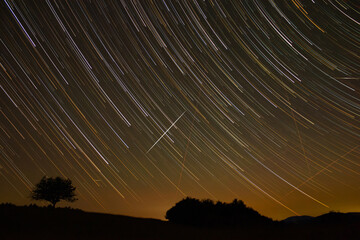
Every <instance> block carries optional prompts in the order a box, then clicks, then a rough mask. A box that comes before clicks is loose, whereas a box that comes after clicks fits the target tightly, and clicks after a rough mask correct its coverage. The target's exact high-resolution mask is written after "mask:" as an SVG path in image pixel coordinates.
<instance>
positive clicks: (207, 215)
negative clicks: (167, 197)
mask: <svg viewBox="0 0 360 240" xmlns="http://www.w3.org/2000/svg"><path fill="white" fill-rule="evenodd" d="M165 218H166V219H168V220H169V221H170V222H173V223H180V224H188V225H196V226H222V225H223V226H233V225H242V226H246V225H257V224H259V225H263V224H268V223H271V222H272V220H271V219H270V218H267V217H264V216H262V215H260V214H259V213H258V212H257V211H255V210H253V209H252V208H249V207H247V206H246V205H245V204H244V202H243V201H241V200H237V199H235V200H234V201H233V202H231V203H223V202H216V203H214V202H213V201H212V200H209V199H205V200H199V199H195V198H190V197H187V198H185V199H183V200H181V201H180V202H178V203H176V204H175V206H174V207H172V208H171V209H169V210H168V211H167V212H166V216H165Z"/></svg>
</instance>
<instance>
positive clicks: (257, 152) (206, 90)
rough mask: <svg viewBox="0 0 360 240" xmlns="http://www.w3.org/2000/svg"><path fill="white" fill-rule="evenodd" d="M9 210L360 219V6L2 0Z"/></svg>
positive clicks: (4, 169) (3, 165)
mask: <svg viewBox="0 0 360 240" xmlns="http://www.w3.org/2000/svg"><path fill="white" fill-rule="evenodd" d="M0 11H1V12H0V19H1V27H0V53H1V56H0V64H1V69H0V74H1V76H0V78H1V91H0V92H1V117H0V120H1V121H0V122H1V125H0V126H1V141H0V144H1V145H0V146H1V157H0V193H1V194H0V201H1V202H13V203H17V204H28V203H31V200H30V199H29V191H30V190H31V189H32V188H33V186H34V185H35V184H36V183H37V182H38V181H39V180H40V179H41V177H42V176H44V175H46V176H63V177H67V178H70V179H71V180H72V181H73V184H74V185H75V186H76V187H77V194H78V198H79V201H77V202H76V203H74V204H72V206H74V207H79V208H82V209H84V210H91V211H98V212H110V213H119V214H127V215H133V216H142V217H157V218H163V217H164V215H165V211H166V210H167V209H169V208H170V207H171V206H172V205H173V204H174V203H175V202H177V201H179V200H180V199H182V198H184V197H186V196H192V197H196V198H211V199H213V200H220V201H231V200H232V199H234V198H238V199H241V200H244V201H245V202H246V203H247V204H248V205H250V206H251V207H253V208H255V209H256V210H258V211H259V212H260V213H262V214H264V215H267V216H270V217H273V218H275V219H279V218H284V217H287V216H290V215H294V214H308V215H316V214H321V213H324V212H328V211H330V210H340V211H360V205H359V202H360V188H359V186H360V185H359V183H360V176H359V174H360V148H359V145H360V124H359V116H360V94H359V91H360V83H359V78H360V44H359V43H360V6H359V5H358V3H356V1H336V0H328V1H320V0H319V1H315V0H314V1H302V0H292V1H273V0H269V1H259V0H254V1H220V0H219V1H215V0H209V1H200V0H198V1H197V0H194V1H180V0H179V1H175V0H174V1H165V0H162V1H161V0H156V1H140V0H122V1H120V0H119V1H115V0H114V1H100V0H99V1H52V0H46V1H12V0H3V1H1V9H0Z"/></svg>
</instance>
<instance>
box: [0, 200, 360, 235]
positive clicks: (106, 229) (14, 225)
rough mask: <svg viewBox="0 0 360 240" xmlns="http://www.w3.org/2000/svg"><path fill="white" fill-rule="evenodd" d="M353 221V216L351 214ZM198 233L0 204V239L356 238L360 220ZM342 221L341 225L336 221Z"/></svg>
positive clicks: (110, 217) (164, 225)
mask: <svg viewBox="0 0 360 240" xmlns="http://www.w3.org/2000/svg"><path fill="white" fill-rule="evenodd" d="M354 216H355V215H354ZM335 218H336V216H335V215H333V216H331V219H332V220H331V222H330V223H321V224H320V223H317V224H308V225H302V224H300V225H299V224H290V225H289V224H282V223H281V222H274V223H272V224H270V225H267V226H254V227H241V226H239V227H217V228H214V227H213V228H205V227H204V228H200V227H199V228H196V227H191V226H184V225H179V224H172V223H169V222H165V221H161V220H156V219H142V218H133V217H127V216H120V215H110V214H101V213H89V212H83V211H81V210H74V209H66V208H56V209H53V208H41V207H36V206H29V207H18V206H14V205H9V204H1V205H0V239H2V240H7V239H9V240H10V239H11V240H13V239H37V240H40V239H55V240H56V239H142V240H144V239H157V240H161V239H166V240H173V239H174V240H176V239H182V240H188V239H209V240H211V239H222V240H223V239H327V240H329V239H358V238H357V237H358V236H360V218H359V215H357V217H353V218H352V220H351V222H349V221H345V222H346V223H338V222H337V221H336V219H335ZM340 222H341V221H340Z"/></svg>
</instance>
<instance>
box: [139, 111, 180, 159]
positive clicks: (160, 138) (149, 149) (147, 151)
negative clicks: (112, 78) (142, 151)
mask: <svg viewBox="0 0 360 240" xmlns="http://www.w3.org/2000/svg"><path fill="white" fill-rule="evenodd" d="M185 112H186V111H184V112H183V113H182V114H181V115H180V117H178V118H177V119H176V120H175V122H173V124H171V126H170V127H169V128H168V129H167V130H166V131H165V132H164V133H163V134H162V135H161V137H160V138H159V139H158V140H157V141H156V142H155V143H154V145H152V146H151V148H149V150H148V151H147V152H146V154H148V153H149V152H150V150H151V149H152V148H153V147H154V146H155V145H156V144H157V143H158V142H159V141H160V140H161V139H162V138H163V137H164V136H165V135H166V133H167V132H168V131H169V130H170V129H171V128H172V127H173V126H174V125H175V123H176V122H177V121H179V119H180V118H181V117H182V116H183V115H184V113H185Z"/></svg>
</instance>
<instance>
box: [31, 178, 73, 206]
mask: <svg viewBox="0 0 360 240" xmlns="http://www.w3.org/2000/svg"><path fill="white" fill-rule="evenodd" d="M75 189H76V187H74V186H73V185H72V182H71V180H70V179H64V178H61V177H56V178H52V177H49V178H48V177H43V178H42V179H41V180H40V182H39V183H38V184H36V186H35V188H34V189H33V190H32V192H31V198H32V199H34V200H45V201H48V202H50V203H51V204H52V206H53V207H55V205H56V203H58V202H60V201H61V200H64V201H67V202H74V201H76V200H77V199H76V198H75V196H76V195H75Z"/></svg>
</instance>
